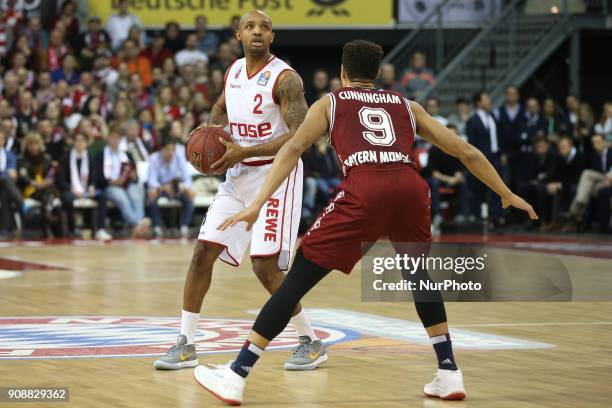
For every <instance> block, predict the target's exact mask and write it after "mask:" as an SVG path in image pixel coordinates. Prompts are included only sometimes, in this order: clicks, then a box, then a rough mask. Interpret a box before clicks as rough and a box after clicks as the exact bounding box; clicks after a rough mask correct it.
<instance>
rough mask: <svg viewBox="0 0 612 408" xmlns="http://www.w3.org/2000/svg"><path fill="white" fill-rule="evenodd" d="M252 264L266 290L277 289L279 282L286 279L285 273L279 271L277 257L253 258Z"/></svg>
mask: <svg viewBox="0 0 612 408" xmlns="http://www.w3.org/2000/svg"><path fill="white" fill-rule="evenodd" d="M251 263H252V264H253V273H255V275H256V276H257V279H259V281H260V282H261V284H262V285H263V286H264V287H265V288H266V289H270V288H273V287H276V285H277V284H278V281H279V280H280V279H282V278H284V275H283V273H282V272H281V271H280V270H279V269H278V260H277V258H276V257H270V258H251Z"/></svg>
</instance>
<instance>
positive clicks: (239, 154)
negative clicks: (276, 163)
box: [212, 70, 308, 174]
mask: <svg viewBox="0 0 612 408" xmlns="http://www.w3.org/2000/svg"><path fill="white" fill-rule="evenodd" d="M275 97H276V99H277V100H278V101H279V104H280V111H281V114H282V115H283V120H284V121H285V123H286V124H287V127H288V128H289V131H288V132H287V133H285V134H284V135H282V136H280V137H278V138H276V139H274V140H272V141H270V142H268V143H262V144H260V145H257V146H250V147H243V146H240V145H238V144H235V143H231V142H228V141H226V140H224V139H220V141H221V143H223V144H224V145H225V147H227V150H226V152H225V154H224V155H223V157H221V158H220V159H219V160H217V161H216V162H215V163H213V165H212V169H213V170H214V171H215V173H219V174H220V173H223V172H224V171H226V170H227V169H228V168H230V167H232V166H233V165H235V164H236V163H238V162H240V161H242V160H244V159H248V158H249V157H261V156H274V155H275V154H276V153H277V152H278V151H279V149H280V148H281V147H282V146H283V145H284V144H285V143H286V142H287V140H289V139H290V138H291V137H293V135H294V134H295V132H296V131H297V129H298V127H300V125H301V124H302V122H303V121H304V117H305V116H306V112H307V111H308V105H307V104H306V99H304V89H303V87H302V80H301V79H300V77H299V75H298V74H297V73H296V72H294V71H291V70H287V71H284V72H283V73H282V74H281V76H280V77H279V79H278V85H277V87H276V92H275Z"/></svg>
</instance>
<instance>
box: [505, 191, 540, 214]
mask: <svg viewBox="0 0 612 408" xmlns="http://www.w3.org/2000/svg"><path fill="white" fill-rule="evenodd" d="M502 207H503V208H508V207H514V208H518V209H519V210H523V211H525V212H527V214H529V218H530V219H532V220H537V219H538V214H536V212H535V211H534V210H533V207H532V206H531V205H530V204H529V203H528V202H527V201H525V200H523V199H522V198H521V197H519V196H517V195H516V194H511V195H509V196H508V197H502Z"/></svg>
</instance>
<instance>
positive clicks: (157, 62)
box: [140, 32, 174, 68]
mask: <svg viewBox="0 0 612 408" xmlns="http://www.w3.org/2000/svg"><path fill="white" fill-rule="evenodd" d="M165 42H166V40H165V38H164V35H163V33H161V32H155V33H153V36H152V38H151V43H150V44H149V46H148V47H147V48H145V49H144V50H142V52H141V53H140V55H142V56H143V57H145V58H147V59H148V60H149V62H150V63H151V66H152V67H153V68H155V67H160V68H161V66H162V65H163V64H164V61H165V60H166V58H172V57H173V56H174V54H173V53H172V51H171V50H169V49H167V48H166V47H165Z"/></svg>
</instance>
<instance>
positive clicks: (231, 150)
mask: <svg viewBox="0 0 612 408" xmlns="http://www.w3.org/2000/svg"><path fill="white" fill-rule="evenodd" d="M219 141H220V142H221V143H223V145H224V146H225V147H226V148H227V150H226V151H225V154H224V155H223V157H221V158H220V159H219V160H217V161H216V162H214V163H213V164H212V166H210V168H211V169H212V170H213V171H214V172H215V173H216V174H223V173H224V172H225V171H226V170H227V169H229V168H230V167H233V166H234V165H235V164H236V163H238V162H241V161H242V160H244V159H246V158H247V154H246V149H245V148H244V147H242V146H240V145H239V144H236V143H232V142H228V141H227V140H225V139H223V138H219Z"/></svg>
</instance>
